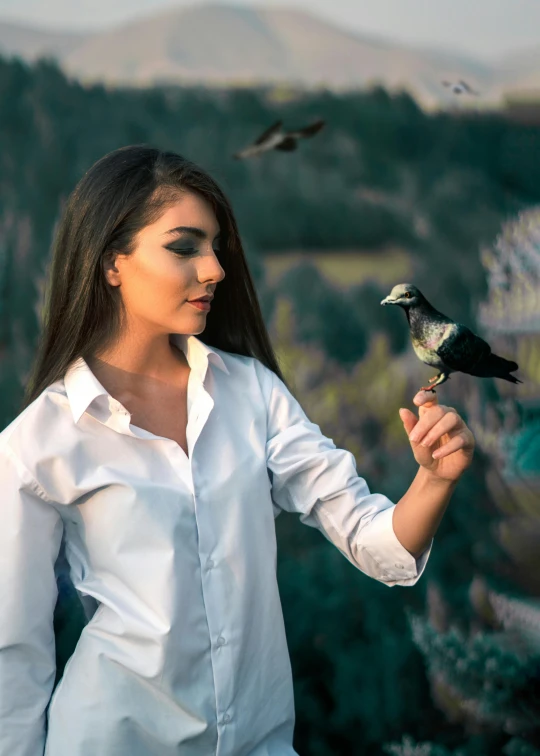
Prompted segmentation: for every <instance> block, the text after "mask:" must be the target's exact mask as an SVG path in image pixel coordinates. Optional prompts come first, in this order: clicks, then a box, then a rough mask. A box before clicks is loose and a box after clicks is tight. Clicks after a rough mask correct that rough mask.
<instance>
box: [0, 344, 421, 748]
mask: <svg viewBox="0 0 540 756" xmlns="http://www.w3.org/2000/svg"><path fill="white" fill-rule="evenodd" d="M170 338H171V341H173V343H175V344H177V345H178V346H179V348H181V349H182V350H183V351H184V352H185V354H186V357H187V361H188V363H189V366H190V368H191V370H190V374H189V382H188V390H187V409H188V423H187V445H188V451H189V456H187V455H186V454H185V452H184V451H183V450H182V448H181V447H180V446H179V444H177V443H176V442H175V441H173V440H172V439H168V438H164V437H161V436H156V435H154V434H153V433H150V432H148V431H146V430H143V429H142V428H138V427H137V426H135V425H131V424H130V413H129V412H128V411H127V410H126V409H125V407H123V406H122V405H121V404H120V403H119V402H118V401H117V400H116V399H114V398H113V397H112V396H111V395H110V394H109V393H107V391H106V390H105V388H104V387H103V386H102V385H101V384H100V383H99V381H98V380H97V378H96V377H95V375H94V374H93V373H92V371H91V370H90V368H89V366H88V364H87V363H86V362H85V361H84V360H83V359H82V358H79V359H78V360H77V361H76V362H74V363H73V364H72V366H71V367H70V369H69V370H68V371H67V372H66V375H65V376H64V379H63V380H59V381H57V382H55V383H53V384H52V385H51V386H49V387H48V388H47V389H46V390H45V391H43V392H42V393H41V395H40V396H39V397H38V398H36V399H35V401H33V402H32V404H30V405H29V406H28V407H27V408H26V409H25V410H24V411H23V412H21V413H20V414H19V415H18V416H17V417H16V418H15V420H13V421H12V422H11V423H10V425H8V426H7V427H6V428H5V429H4V430H3V431H2V433H0V496H1V506H0V607H1V615H0V756H42V754H44V753H45V755H46V756H128V754H129V756H173V754H174V756H177V754H179V753H181V754H182V756H210V755H211V754H215V755H216V756H292V755H293V754H295V753H296V752H295V750H294V749H293V747H292V740H293V727H294V719H295V713H294V701H293V686H292V675H291V666H290V660H289V654H288V649H287V642H286V637H285V630H284V624H283V615H282V609H281V603H280V598H279V593H278V585H277V579H276V535H275V525H274V519H275V517H276V516H277V515H278V514H279V512H280V511H281V510H287V511H288V512H296V513H298V514H299V515H300V519H301V521H302V522H303V523H305V524H306V525H309V526H312V527H317V528H319V529H320V530H321V532H322V533H323V534H324V536H325V537H326V538H328V539H329V540H330V541H331V542H332V543H333V544H334V545H335V546H336V547H337V548H338V549H339V550H340V551H341V553H342V554H343V555H344V556H345V557H346V558H347V559H348V560H349V561H350V562H351V563H352V564H353V565H354V566H355V567H356V568H357V569H359V570H361V571H362V572H364V573H365V574H366V575H369V576H370V577H372V578H375V580H379V581H381V582H382V583H384V584H386V585H388V586H393V585H402V586H412V585H414V584H415V583H416V582H417V581H418V579H419V577H420V576H421V574H422V572H423V570H424V567H425V565H426V562H427V559H428V557H429V553H430V551H431V547H432V544H433V541H432V542H431V544H430V546H429V548H428V549H426V551H425V552H424V553H423V554H422V556H421V557H420V559H418V560H415V559H414V558H413V556H412V555H411V554H410V553H409V552H408V551H407V550H406V549H405V548H404V547H403V546H402V545H401V543H400V542H399V541H398V539H397V538H396V536H395V534H394V531H393V528H392V514H393V511H394V506H395V505H394V504H393V503H392V502H391V501H390V500H389V499H388V498H386V497H385V496H383V495H382V494H379V493H370V491H369V488H368V486H367V484H366V481H365V480H364V479H363V478H361V477H359V476H358V474H357V472H356V462H355V459H354V457H353V455H352V454H351V453H350V452H348V451H345V450H343V449H338V448H336V446H335V444H334V443H333V442H332V440H330V439H329V438H327V437H325V436H324V435H323V434H322V433H321V430H320V428H319V426H318V425H315V424H314V423H312V422H310V421H309V419H308V418H307V416H306V414H305V413H304V411H303V410H302V408H301V406H300V404H299V403H298V402H297V401H296V400H295V399H294V398H293V396H292V394H291V393H290V392H289V391H288V390H287V388H286V387H285V384H284V383H283V382H282V381H281V380H280V379H279V378H278V377H277V376H276V375H275V374H274V373H273V372H272V371H271V370H269V369H268V368H267V367H265V366H264V365H263V364H262V363H261V362H260V361H259V360H257V359H255V358H253V357H245V356H241V355H237V354H232V353H229V352H226V351H224V350H220V349H215V348H210V347H208V346H206V345H205V344H204V343H203V342H202V341H201V340H200V339H198V338H196V336H184V335H181V334H172V335H171V337H170ZM171 412H174V407H171ZM62 538H63V539H64V545H65V556H66V559H67V561H68V563H69V569H70V576H71V579H72V581H73V584H74V586H75V588H76V589H77V591H78V592H79V593H80V595H81V597H82V598H83V599H84V600H85V601H86V602H87V604H86V605H87V606H88V602H89V601H90V602H92V603H93V607H94V610H95V609H96V608H97V611H95V613H94V614H93V615H92V616H91V618H90V620H89V622H88V624H87V625H86V626H85V627H84V629H83V631H82V634H81V636H80V638H79V641H78V643H77V646H76V648H75V651H74V653H73V655H72V656H71V658H70V659H69V661H68V662H67V664H66V667H65V670H64V675H63V677H62V679H61V680H60V682H59V683H58V685H57V687H56V688H55V690H54V692H53V693H52V697H51V692H52V688H53V684H54V678H55V646H54V633H53V611H54V607H55V602H56V599H57V584H56V579H55V564H56V562H57V559H58V555H59V551H60V547H61V545H62Z"/></svg>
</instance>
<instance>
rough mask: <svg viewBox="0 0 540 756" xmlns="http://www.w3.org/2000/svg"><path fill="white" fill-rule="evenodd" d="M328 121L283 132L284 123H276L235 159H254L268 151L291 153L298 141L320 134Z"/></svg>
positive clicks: (236, 155) (237, 154)
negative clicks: (255, 156)
mask: <svg viewBox="0 0 540 756" xmlns="http://www.w3.org/2000/svg"><path fill="white" fill-rule="evenodd" d="M325 123H326V121H323V120H319V121H315V123H312V124H311V125H310V126H305V127H304V128H303V129H297V130H296V131H283V129H282V126H283V121H276V123H274V124H273V125H272V126H270V128H269V129H266V131H264V132H263V133H262V134H261V136H260V137H259V138H258V139H256V140H255V142H253V144H251V145H249V147H246V148H245V149H244V150H241V151H240V152H236V153H235V154H234V156H233V157H235V158H236V159H237V160H241V159H244V158H249V157H253V156H254V155H260V154H261V153H263V152H267V151H268V150H283V151H284V152H291V151H292V150H295V149H296V148H297V146H298V139H305V138H307V137H312V136H315V134H317V132H319V131H320V130H321V129H322V127H323V126H324V124H325Z"/></svg>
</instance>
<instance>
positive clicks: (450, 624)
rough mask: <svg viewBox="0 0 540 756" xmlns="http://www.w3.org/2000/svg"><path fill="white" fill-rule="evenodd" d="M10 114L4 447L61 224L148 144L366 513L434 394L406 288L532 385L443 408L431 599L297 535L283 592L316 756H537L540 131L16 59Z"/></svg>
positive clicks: (64, 594) (0, 298)
mask: <svg viewBox="0 0 540 756" xmlns="http://www.w3.org/2000/svg"><path fill="white" fill-rule="evenodd" d="M0 112H1V114H2V115H1V117H0V144H1V149H0V388H1V391H0V421H1V425H0V427H1V428H5V427H6V426H7V425H8V424H9V423H10V422H11V421H12V420H13V419H14V417H16V415H17V414H18V412H19V406H20V403H21V401H22V396H23V392H24V386H25V381H26V378H27V376H28V371H29V369H30V366H31V363H32V357H33V353H34V350H35V348H36V343H37V340H38V337H39V332H40V322H41V320H40V319H41V311H42V306H43V288H44V283H45V281H46V277H47V271H48V263H49V254H50V248H51V242H52V239H53V235H54V231H55V227H56V223H57V220H58V217H59V213H60V211H61V208H62V207H63V203H64V202H65V200H66V198H67V196H68V195H69V193H70V192H71V190H72V189H73V187H74V186H75V184H76V183H77V181H78V180H79V178H80V177H81V176H82V175H83V173H84V172H85V171H86V170H87V169H88V168H89V167H90V166H91V165H92V164H93V163H94V162H95V161H96V160H98V159H99V158H100V157H102V156H103V155H104V154H106V153H107V152H110V151H111V150H114V149H116V148H118V147H121V146H123V145H128V144H138V143H147V144H151V145H153V146H157V147H160V148H162V149H170V150H174V151H176V152H178V153H180V154H182V155H184V156H185V157H188V158H190V159H191V160H193V161H195V162H196V163H198V164H200V165H201V166H202V167H203V168H205V169H206V170H207V171H208V172H209V173H210V174H211V175H212V176H213V177H214V178H215V179H216V180H217V181H218V183H219V184H220V186H221V187H222V188H223V190H224V191H225V193H226V194H227V196H228V197H229V199H230V201H231V203H232V206H233V209H234V212H235V214H236V217H237V220H238V224H239V228H240V232H241V236H242V240H243V244H244V248H245V250H246V256H247V259H248V263H249V265H250V269H251V271H252V273H253V276H254V278H255V281H256V285H257V291H258V295H259V298H260V302H261V306H262V309H263V313H264V317H265V321H266V324H267V327H268V329H269V332H270V334H271V337H272V342H273V344H274V346H275V349H276V353H277V355H278V357H279V362H280V365H281V367H282V369H283V372H284V375H285V376H286V378H287V380H288V381H289V382H290V384H291V386H292V387H293V388H294V393H295V396H296V397H297V398H298V400H299V401H300V402H301V404H302V406H303V408H304V409H305V411H306V413H307V415H308V416H309V418H310V419H311V420H312V421H313V422H315V423H317V424H318V425H319V426H320V428H321V430H322V432H323V433H324V434H325V435H327V436H329V437H330V438H332V439H333V441H334V443H335V444H336V445H337V446H338V447H341V448H345V449H348V450H349V451H351V452H352V453H353V454H354V456H355V458H356V460H357V467H358V472H359V475H361V476H362V477H364V478H365V479H366V481H367V482H368V485H369V487H370V490H371V491H378V492H381V493H383V494H385V495H387V496H388V497H390V498H391V499H392V500H393V501H397V500H398V499H399V498H400V497H401V496H402V495H403V494H404V493H405V491H406V489H407V488H408V486H409V485H410V483H411V481H412V479H413V477H414V475H415V472H416V463H415V461H414V458H413V456H412V453H411V449H410V445H409V443H408V440H407V437H406V434H405V432H404V430H403V425H402V423H401V420H400V418H399V415H398V409H399V408H400V407H410V408H411V409H412V408H413V405H412V397H413V396H414V394H415V393H416V392H417V391H418V389H419V388H420V386H421V385H424V384H425V382H426V381H427V379H428V377H429V376H431V375H432V374H433V373H432V369H431V368H429V367H427V366H426V365H423V364H422V363H421V362H420V361H419V360H418V358H417V357H416V355H415V354H414V352H413V350H412V346H411V341H410V337H409V331H408V327H407V321H406V318H405V317H404V315H403V313H401V312H400V311H399V308H385V307H381V306H380V301H381V299H382V298H384V297H385V296H386V295H387V294H388V293H389V292H390V289H391V288H392V286H393V285H394V284H396V283H400V282H403V281H409V282H411V283H414V284H415V285H416V286H418V288H419V289H420V290H421V291H422V292H423V294H424V295H425V296H426V297H427V299H428V300H429V301H430V302H431V303H432V304H433V305H434V306H435V307H436V308H437V309H438V310H440V311H441V312H443V313H444V314H446V315H447V316H449V317H451V318H453V319H454V320H456V321H458V322H461V323H464V324H466V325H467V326H469V328H471V329H472V330H474V331H475V332H476V333H478V334H479V335H482V336H483V338H486V339H487V340H488V341H489V343H490V345H491V346H492V349H493V351H495V352H496V353H497V354H500V355H502V356H505V357H506V358H507V359H512V360H515V361H516V362H518V364H519V372H518V374H517V375H518V377H520V378H521V379H522V380H523V383H522V384H520V385H519V386H517V385H512V384H510V383H506V382H505V381H501V380H497V379H491V378H484V379H479V378H475V377H472V376H469V375H465V374H459V373H457V374H453V375H452V378H451V380H449V381H447V382H446V383H445V384H444V386H441V387H440V389H438V397H439V401H440V402H444V403H445V404H447V405H451V406H453V407H455V408H456V410H457V411H458V412H459V413H460V414H461V416H462V417H463V418H464V419H465V421H466V422H467V423H468V425H469V427H470V428H471V430H472V431H473V433H474V435H475V439H476V443H477V446H476V450H475V457H474V460H473V464H472V466H471V467H470V468H469V469H468V470H467V471H466V473H465V474H464V476H463V478H462V479H461V480H460V481H459V484H458V486H457V488H456V491H455V493H454V495H453V497H452V501H451V503H450V505H449V507H448V510H447V512H446V513H445V516H444V518H443V521H442V523H441V526H440V528H439V530H438V532H437V535H436V537H435V543H434V546H433V551H432V555H431V557H430V560H429V563H428V566H427V568H426V572H425V575H424V576H423V577H422V579H421V580H420V581H419V582H418V584H416V585H415V586H413V587H408V588H407V589H402V588H400V587H395V588H394V589H393V590H391V591H389V590H388V588H387V586H385V585H382V584H381V583H378V582H377V581H375V580H369V579H368V578H367V576H366V575H364V574H362V573H361V572H360V571H359V570H356V569H355V568H354V567H353V566H352V565H351V564H350V563H349V562H348V561H347V560H346V559H344V557H343V556H342V554H340V553H339V551H338V550H337V549H336V548H335V547H334V546H333V545H332V544H330V543H328V541H326V540H325V539H324V538H323V536H322V535H321V533H320V532H317V531H316V530H315V529H313V528H308V527H305V526H303V525H302V524H300V522H299V521H298V519H297V518H296V517H294V516H292V515H288V514H286V513H283V514H281V515H280V516H279V517H278V518H277V519H276V530H277V536H278V581H279V587H280V593H281V599H282V604H283V611H284V615H285V623H286V630H287V639H288V644H289V650H290V654H291V662H292V667H293V674H294V685H295V702H296V730H295V740H294V747H295V749H296V750H297V751H298V752H299V753H301V754H306V756H307V755H309V756H335V755H336V754H344V755H347V756H349V755H355V754H362V755H363V756H375V755H380V754H382V753H385V754H393V755H394V756H490V755H491V754H504V755H505V756H540V602H538V595H539V593H540V570H539V571H538V572H537V571H536V568H537V567H540V551H539V550H538V543H539V542H540V541H539V538H540V307H539V301H538V293H539V291H540V127H538V126H531V125H528V126H527V125H522V124H519V123H516V122H513V121H511V120H509V119H507V118H505V117H504V114H503V113H481V112H476V111H472V110H467V111H463V112H458V111H453V112H451V113H450V112H437V113H429V114H428V113H425V112H424V111H423V110H422V109H421V108H420V107H419V106H418V105H417V103H415V101H414V100H413V98H412V97H411V96H409V95H408V94H407V93H406V92H400V93H389V92H387V91H386V90H385V89H383V88H380V87H374V88H372V89H369V90H366V91H360V92H349V93H339V94H337V93H333V92H331V91H328V90H319V91H310V92H307V91H306V92H295V91H290V90H287V89H286V88H259V89H208V88H196V87H190V88H184V87H174V86H163V87H159V88H158V87H155V88H151V89H150V88H149V89H129V88H118V89H111V88H106V87H104V86H101V85H92V86H83V85H82V84H81V83H79V82H77V81H76V80H71V79H68V78H66V76H65V75H64V74H63V73H62V72H61V70H60V69H59V68H58V67H57V65H56V63H55V62H54V61H53V60H48V59H46V58H43V59H40V60H39V61H37V62H36V63H34V64H32V65H29V64H26V63H23V62H22V61H21V60H19V59H17V58H12V59H5V58H4V59H0ZM319 118H323V119H325V121H326V125H325V127H324V129H323V130H322V131H321V132H320V133H319V134H318V135H316V136H315V137H314V138H313V139H310V140H304V141H303V142H302V143H301V144H300V145H299V148H298V149H297V150H296V151H294V152H278V151H271V152H268V153H266V154H264V155H262V156H260V157H258V158H254V159H252V160H245V161H238V160H234V159H233V157H232V156H233V153H234V152H236V151H237V150H239V149H241V148H242V147H244V146H245V145H247V144H249V143H251V142H252V141H253V140H254V139H255V138H256V137H257V136H258V135H259V134H260V133H262V132H263V131H264V129H266V128H267V127H268V126H269V125H271V124H272V123H273V122H275V121H276V120H278V119H282V120H283V122H284V124H285V126H286V127H290V128H293V127H294V128H296V127H300V126H303V125H306V124H308V123H311V122H312V121H315V120H316V119H319ZM338 263H339V274H338ZM396 310H398V311H397V312H396ZM58 587H59V596H58V602H57V606H56V610H55V634H56V645H57V680H56V682H58V680H59V679H60V677H61V675H62V671H63V668H64V666H65V664H66V662H67V660H68V659H69V657H70V655H71V654H72V653H73V649H74V648H75V645H76V643H77V639H78V637H79V635H80V632H81V630H82V628H83V627H84V624H85V622H86V619H85V615H84V611H83V608H82V605H81V603H80V600H79V598H78V596H77V593H76V591H75V589H74V588H73V586H72V585H71V584H70V581H69V579H68V576H67V575H66V572H65V569H63V567H62V564H61V562H59V565H58Z"/></svg>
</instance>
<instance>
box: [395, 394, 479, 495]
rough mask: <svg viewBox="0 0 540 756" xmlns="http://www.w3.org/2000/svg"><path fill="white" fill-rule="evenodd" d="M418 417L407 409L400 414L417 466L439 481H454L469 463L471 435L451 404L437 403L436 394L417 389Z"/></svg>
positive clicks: (472, 438)
mask: <svg viewBox="0 0 540 756" xmlns="http://www.w3.org/2000/svg"><path fill="white" fill-rule="evenodd" d="M413 402H414V403H415V404H416V405H417V406H418V408H419V409H418V414H419V418H417V417H416V415H415V414H414V412H411V410H409V409H400V411H399V416H400V417H401V420H402V421H403V425H404V427H405V431H406V433H407V435H408V436H409V441H410V444H411V448H412V451H413V454H414V458H415V459H416V461H417V462H418V464H419V465H421V466H422V467H424V468H425V469H426V470H427V471H428V472H429V473H431V474H432V475H434V476H435V477H437V478H441V479H442V480H457V479H458V478H459V477H460V475H461V474H462V473H463V472H464V471H465V470H466V469H467V467H469V465H470V464H471V462H472V458H473V454H474V447H475V441H474V436H473V434H472V432H471V430H470V429H469V427H468V426H467V425H466V424H465V422H464V421H463V420H462V418H461V417H460V416H459V415H458V413H457V412H456V411H455V409H454V408H453V407H446V406H445V405H444V404H439V403H438V400H437V394H434V393H433V392H431V391H419V392H418V393H417V394H416V396H415V397H414V398H413ZM424 444H427V446H424Z"/></svg>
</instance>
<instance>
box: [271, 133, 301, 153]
mask: <svg viewBox="0 0 540 756" xmlns="http://www.w3.org/2000/svg"><path fill="white" fill-rule="evenodd" d="M297 147H298V142H297V141H296V139H293V138H292V137H285V139H284V140H283V141H282V142H280V143H279V144H276V146H275V149H276V150H283V152H292V150H295V149H296V148H297Z"/></svg>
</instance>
